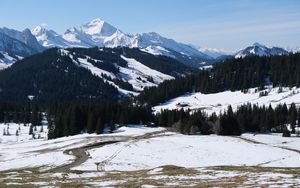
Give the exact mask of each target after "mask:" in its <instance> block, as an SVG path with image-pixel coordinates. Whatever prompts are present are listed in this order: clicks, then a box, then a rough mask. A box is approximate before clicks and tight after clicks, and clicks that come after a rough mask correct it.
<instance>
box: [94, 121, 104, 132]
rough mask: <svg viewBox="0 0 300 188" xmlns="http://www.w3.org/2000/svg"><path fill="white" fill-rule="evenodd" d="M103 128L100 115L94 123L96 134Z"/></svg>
mask: <svg viewBox="0 0 300 188" xmlns="http://www.w3.org/2000/svg"><path fill="white" fill-rule="evenodd" d="M103 130H104V125H103V123H102V120H101V117H99V118H98V120H97V125H96V134H102V133H103Z"/></svg>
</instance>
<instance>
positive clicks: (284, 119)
mask: <svg viewBox="0 0 300 188" xmlns="http://www.w3.org/2000/svg"><path fill="white" fill-rule="evenodd" d="M155 122H156V123H157V124H158V125H159V126H162V127H170V128H173V129H174V130H175V131H178V132H181V133H183V134H197V133H201V134H204V135H206V134H211V133H216V134H219V135H240V134H241V133H243V132H258V133H267V132H279V133H282V132H284V131H285V130H286V128H287V125H290V127H291V129H292V132H294V131H295V126H296V125H297V122H300V108H299V109H297V108H296V105H295V104H294V103H292V104H291V105H290V107H289V108H288V107H287V105H286V104H283V105H278V106H276V107H275V108H272V106H268V107H265V106H258V105H251V104H246V105H242V106H240V107H238V109H237V111H235V112H234V111H233V110H232V107H231V106H229V107H228V109H227V110H226V111H225V112H224V113H222V114H220V115H219V116H217V115H216V114H215V113H214V114H212V115H210V116H208V115H206V114H203V113H202V112H201V111H196V112H192V111H189V110H187V111H183V110H172V111H170V110H165V111H162V112H161V113H160V114H157V115H156V116H155Z"/></svg>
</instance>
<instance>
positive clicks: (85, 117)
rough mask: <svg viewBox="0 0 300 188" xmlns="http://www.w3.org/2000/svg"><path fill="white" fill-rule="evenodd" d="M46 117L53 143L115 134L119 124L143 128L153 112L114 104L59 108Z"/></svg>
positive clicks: (52, 108) (56, 107) (71, 105)
mask: <svg viewBox="0 0 300 188" xmlns="http://www.w3.org/2000/svg"><path fill="white" fill-rule="evenodd" d="M47 114H48V124H49V126H48V128H49V133H48V137H49V138H50V139H51V138H57V137H62V136H69V135H76V134H80V133H97V134H101V133H103V131H104V128H105V127H107V128H109V130H110V131H113V130H115V129H116V125H117V124H118V125H127V124H141V123H147V122H150V121H151V120H152V119H153V115H152V113H151V109H150V108H146V107H137V106H132V105H128V104H123V103H112V102H104V103H99V104H91V103H64V104H57V105H52V106H51V107H50V108H49V109H48V112H47Z"/></svg>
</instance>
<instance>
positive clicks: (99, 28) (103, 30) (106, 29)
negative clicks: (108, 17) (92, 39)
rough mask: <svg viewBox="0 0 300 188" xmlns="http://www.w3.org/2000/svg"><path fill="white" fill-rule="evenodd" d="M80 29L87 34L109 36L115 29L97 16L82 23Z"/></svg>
mask: <svg viewBox="0 0 300 188" xmlns="http://www.w3.org/2000/svg"><path fill="white" fill-rule="evenodd" d="M81 30H82V31H83V32H84V33H86V34H88V35H101V36H111V35H112V34H114V33H115V32H116V31H117V29H116V28H115V27H114V26H112V25H110V24H109V23H107V22H105V21H103V20H101V19H99V18H97V19H94V20H92V21H91V22H89V23H87V24H85V25H83V26H82V27H81Z"/></svg>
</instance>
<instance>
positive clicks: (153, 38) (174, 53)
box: [0, 19, 288, 68]
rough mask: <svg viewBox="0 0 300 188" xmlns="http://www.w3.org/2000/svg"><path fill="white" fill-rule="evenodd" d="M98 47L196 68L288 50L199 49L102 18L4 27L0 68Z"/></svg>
mask: <svg viewBox="0 0 300 188" xmlns="http://www.w3.org/2000/svg"><path fill="white" fill-rule="evenodd" d="M95 46H97V47H108V48H115V47H119V46H122V47H129V48H139V49H141V50H142V51H144V52H148V53H150V54H153V55H156V56H160V55H163V56H168V57H171V58H175V59H176V60H178V61H179V62H181V63H183V64H185V65H187V66H190V67H196V68H198V67H202V66H207V65H210V64H212V63H215V62H217V61H218V60H220V59H224V58H232V57H235V58H239V57H245V56H248V55H259V56H269V55H278V54H286V53H288V52H287V51H286V50H284V49H283V48H278V47H272V48H268V47H266V46H263V45H261V44H259V43H255V44H253V45H252V46H249V47H246V48H245V49H242V50H240V51H239V52H237V53H232V52H226V51H223V50H218V49H214V48H196V47H193V46H191V45H187V44H183V43H180V42H176V41H175V40H173V39H168V38H166V37H163V36H161V35H159V34H158V33H155V32H150V33H142V34H128V33H125V32H123V31H122V30H120V29H118V28H116V27H114V26H113V25H111V24H109V23H107V22H105V21H103V20H101V19H94V20H92V21H91V22H89V23H86V24H84V25H82V26H80V28H76V27H71V28H69V29H67V30H66V31H65V32H64V33H63V34H58V33H57V32H56V31H54V30H51V29H47V28H45V27H43V26H42V25H40V26H37V27H35V28H34V29H31V30H29V29H25V30H24V31H17V30H14V29H8V28H5V27H4V28H0V64H1V66H0V68H5V67H8V66H9V65H10V64H12V63H14V62H15V61H17V60H18V59H20V58H23V57H27V56H30V55H32V54H36V53H38V52H41V51H43V50H45V49H48V48H53V47H59V48H71V47H84V48H90V47H95Z"/></svg>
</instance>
